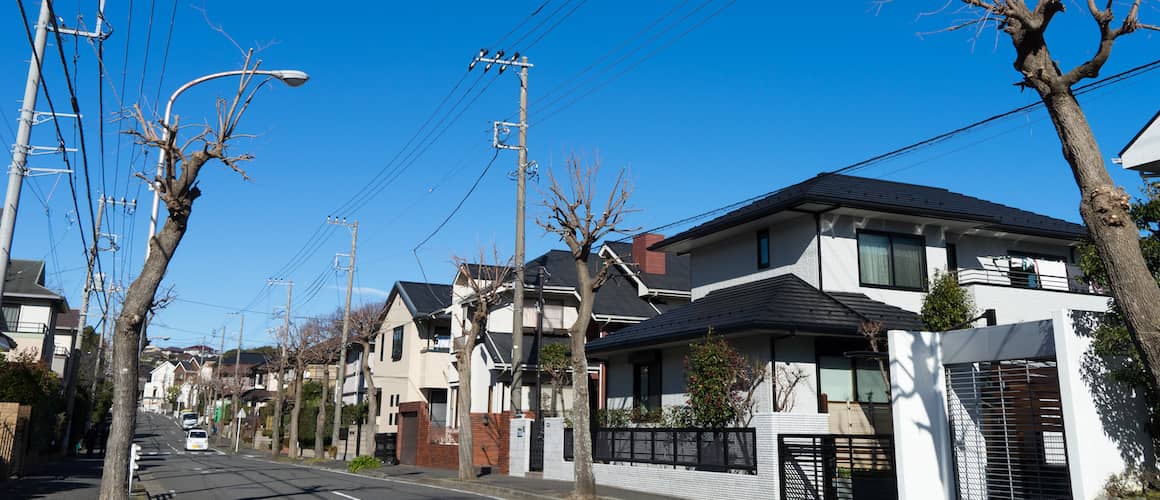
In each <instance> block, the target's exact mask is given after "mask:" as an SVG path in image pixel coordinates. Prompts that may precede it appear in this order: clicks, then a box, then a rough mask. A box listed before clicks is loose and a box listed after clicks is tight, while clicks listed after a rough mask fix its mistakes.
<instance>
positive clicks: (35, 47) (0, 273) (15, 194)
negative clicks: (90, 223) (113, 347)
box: [0, 0, 79, 297]
mask: <svg viewBox="0 0 1160 500" xmlns="http://www.w3.org/2000/svg"><path fill="white" fill-rule="evenodd" d="M51 12H52V11H51V10H50V9H49V6H48V0H43V1H41V2H40V16H39V17H38V18H37V20H36V35H35V36H34V37H33V44H32V60H31V61H29V62H28V80H27V81H26V82H25V84H24V101H23V102H22V104H21V106H20V122H19V124H18V127H17V129H16V144H14V145H13V146H12V165H11V166H9V167H8V191H7V192H6V193H5V195H4V209H3V213H2V214H0V297H3V296H4V284H5V283H4V282H5V281H7V279H6V278H7V276H8V261H9V259H10V258H11V256H12V233H13V231H15V229H16V210H17V208H18V207H19V206H20V187H21V186H22V185H23V184H24V176H26V175H28V166H27V165H28V153H29V151H31V150H32V148H31V147H30V146H29V141H30V139H31V138H32V125H33V118H34V117H35V115H36V97H37V95H38V93H39V88H40V64H41V62H43V61H44V46H45V42H46V41H47V39H48V25H49V23H50V22H51V17H50V16H51V15H52V13H51ZM78 215H79V214H78Z"/></svg>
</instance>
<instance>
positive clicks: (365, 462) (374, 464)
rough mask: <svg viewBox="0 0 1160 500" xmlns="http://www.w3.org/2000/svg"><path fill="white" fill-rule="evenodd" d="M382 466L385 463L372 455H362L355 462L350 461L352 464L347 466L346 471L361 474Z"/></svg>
mask: <svg viewBox="0 0 1160 500" xmlns="http://www.w3.org/2000/svg"><path fill="white" fill-rule="evenodd" d="M382 465H383V463H382V462H380V461H379V459H377V458H375V457H372V456H370V455H360V456H358V457H357V458H355V459H354V460H351V461H350V464H348V465H347V466H346V470H348V471H351V472H359V471H363V470H366V469H375V468H378V467H380V466H382Z"/></svg>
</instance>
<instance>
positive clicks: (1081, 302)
mask: <svg viewBox="0 0 1160 500" xmlns="http://www.w3.org/2000/svg"><path fill="white" fill-rule="evenodd" d="M964 288H966V290H967V292H968V293H970V294H971V296H972V297H973V298H974V300H975V307H976V309H978V310H979V311H984V310H987V309H994V310H995V316H996V319H997V320H998V321H999V324H1006V323H1019V322H1023V321H1036V320H1041V319H1050V318H1052V317H1053V316H1054V315H1056V314H1057V313H1058V312H1059V311H1061V310H1064V309H1074V310H1081V311H1101V312H1102V311H1107V309H1108V300H1109V298H1108V297H1105V296H1102V295H1087V294H1082V293H1067V292H1055V291H1049V290H1031V289H1027V288H1014V287H1005V286H994V285H966V286H965V287H964Z"/></svg>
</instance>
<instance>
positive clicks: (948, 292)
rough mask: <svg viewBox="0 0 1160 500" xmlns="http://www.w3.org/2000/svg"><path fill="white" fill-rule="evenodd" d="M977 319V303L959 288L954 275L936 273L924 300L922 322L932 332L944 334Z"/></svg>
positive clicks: (964, 290)
mask: <svg viewBox="0 0 1160 500" xmlns="http://www.w3.org/2000/svg"><path fill="white" fill-rule="evenodd" d="M973 317H975V301H974V300H972V299H971V295H970V294H969V293H967V291H966V289H964V288H963V287H961V286H959V279H958V277H957V276H956V275H955V274H954V273H944V272H941V271H935V273H934V281H933V282H931V285H930V292H929V293H927V294H926V296H924V297H923V298H922V322H923V324H925V325H926V328H927V329H929V330H930V331H932V332H942V331H946V330H949V329H951V328H952V327H955V326H958V325H961V324H962V323H964V322H966V321H967V320H969V319H971V318H973Z"/></svg>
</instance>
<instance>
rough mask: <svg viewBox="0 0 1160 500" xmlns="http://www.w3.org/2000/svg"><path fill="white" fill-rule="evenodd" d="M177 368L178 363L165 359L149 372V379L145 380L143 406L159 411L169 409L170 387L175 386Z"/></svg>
mask: <svg viewBox="0 0 1160 500" xmlns="http://www.w3.org/2000/svg"><path fill="white" fill-rule="evenodd" d="M176 369H177V363H175V362H173V361H163V362H162V363H161V364H159V365H157V366H156V367H154V368H153V370H151V371H150V372H149V380H148V381H147V382H145V393H144V395H143V396H142V398H141V407H142V408H145V409H146V410H148V411H152V412H157V413H160V412H163V411H165V410H167V409H169V408H168V406H169V405H168V401H167V400H168V398H169V388H170V387H173V386H174V374H175V370H176Z"/></svg>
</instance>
